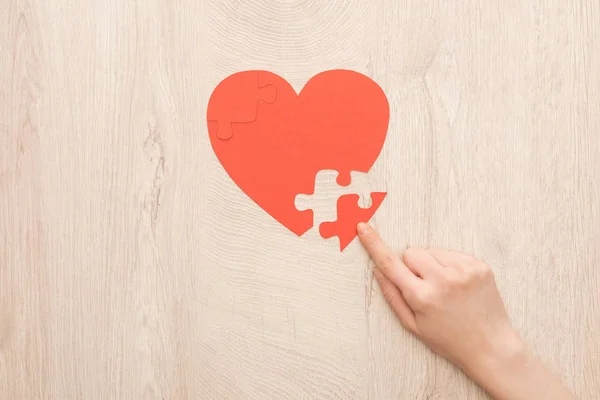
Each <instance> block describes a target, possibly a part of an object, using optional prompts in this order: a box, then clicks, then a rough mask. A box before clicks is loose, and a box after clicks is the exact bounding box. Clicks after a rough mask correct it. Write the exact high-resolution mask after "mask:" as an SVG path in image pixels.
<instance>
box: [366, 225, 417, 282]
mask: <svg viewBox="0 0 600 400" xmlns="http://www.w3.org/2000/svg"><path fill="white" fill-rule="evenodd" d="M357 231H358V238H359V239H360V242H361V243H362V245H363V246H364V248H365V249H366V250H367V253H369V255H370V256H371V259H373V262H375V265H376V266H377V268H378V269H379V270H380V271H381V272H382V273H383V274H384V275H385V276H387V278H388V279H389V280H390V281H392V283H393V284H394V285H396V286H397V287H398V288H399V289H400V291H402V292H404V291H406V290H409V291H410V290H414V288H415V287H416V285H418V284H419V283H420V282H419V278H417V276H416V275H415V274H413V273H412V271H411V270H409V269H408V268H407V267H406V265H404V264H403V263H402V261H400V258H399V257H398V255H397V254H395V253H394V252H392V251H391V250H390V249H389V248H388V247H387V246H386V245H385V243H383V241H382V240H381V238H380V237H379V235H378V234H377V232H375V230H374V229H373V228H371V227H370V226H369V225H368V224H366V223H364V222H361V223H360V224H358V226H357Z"/></svg>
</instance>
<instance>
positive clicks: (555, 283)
mask: <svg viewBox="0 0 600 400" xmlns="http://www.w3.org/2000/svg"><path fill="white" fill-rule="evenodd" d="M0 9H1V10H2V11H1V12H0V398H2V399H26V400H29V399H57V400H63V399H260V400H262V399H384V400H385V399H480V398H486V395H485V394H484V393H483V392H482V391H481V390H480V389H479V388H478V387H477V386H475V385H474V384H472V383H471V382H469V381H468V380H467V379H466V378H465V377H464V376H463V375H462V374H461V372H460V371H458V370H457V369H456V368H454V367H453V366H451V365H449V364H448V363H447V362H445V361H444V360H442V359H440V358H438V357H437V356H435V355H433V354H432V353H431V352H430V351H429V350H427V349H426V348H425V347H424V346H423V345H421V344H420V343H419V342H418V341H417V340H416V339H414V338H413V337H411V336H410V335H409V334H407V333H406V332H404V331H403V330H402V329H401V327H400V325H399V323H398V322H397V321H396V320H395V318H394V317H393V315H392V313H391V312H390V311H389V309H388V307H387V306H386V303H385V301H384V300H383V298H382V296H381V293H380V291H379V289H378V288H377V285H376V284H374V283H373V282H374V281H373V277H372V264H371V263H370V262H369V259H368V257H367V255H366V254H365V252H364V251H363V250H362V248H361V247H360V245H359V244H358V243H356V242H353V243H352V244H351V245H350V246H349V247H348V248H347V249H346V250H345V251H344V252H342V253H340V251H339V249H338V247H337V246H338V245H337V242H336V239H333V240H327V241H326V240H323V239H322V238H320V237H319V235H318V233H317V231H316V230H311V231H309V232H308V233H307V234H305V235H304V236H303V237H300V238H299V237H296V236H295V235H294V234H292V233H291V232H290V231H288V230H287V229H285V228H284V227H282V226H281V225H279V224H278V223H277V222H276V221H275V220H274V219H273V218H271V217H270V216H269V215H267V214H266V213H265V212H264V211H263V210H262V209H261V208H259V207H258V206H257V205H256V204H255V203H254V202H252V200H250V199H249V198H248V197H247V196H246V195H245V194H244V193H243V192H242V191H241V190H240V189H239V188H238V187H237V186H236V184H235V183H234V182H233V181H232V180H231V179H229V177H228V175H227V173H226V172H225V171H224V169H223V167H222V166H221V164H220V163H219V161H218V160H217V158H216V156H215V154H214V152H213V150H212V148H211V145H210V141H209V138H208V134H207V125H206V106H207V102H208V99H209V96H210V94H211V92H212V90H213V89H214V87H215V86H216V85H217V84H218V82H219V81H220V80H222V79H223V78H225V77H226V76H227V75H229V74H231V73H233V72H237V71H241V70H247V69H265V70H269V71H272V72H275V73H277V74H279V75H281V76H282V77H284V78H285V79H287V80H288V81H289V82H290V83H291V84H292V85H293V87H294V88H295V89H297V90H299V89H301V88H302V86H303V85H304V83H305V82H306V81H307V80H308V79H309V78H310V77H311V76H313V75H315V74H316V73H318V72H321V71H324V70H328V69H335V68H345V69H353V70H356V71H358V72H361V73H363V74H366V75H367V76H369V77H371V78H372V79H374V80H375V81H376V82H378V83H379V84H380V85H381V86H382V88H383V89H384V90H385V92H386V94H387V96H388V99H389V102H390V113H391V118H390V123H389V130H388V136H387V140H386V142H385V145H384V148H383V151H382V153H381V155H380V157H379V159H378V160H377V162H376V164H375V165H374V167H373V169H372V170H371V171H370V173H369V175H368V181H369V185H370V187H372V188H373V189H374V190H382V191H387V193H388V195H387V198H386V199H385V201H384V203H383V204H382V206H381V208H380V209H379V211H378V212H377V213H376V215H375V217H374V219H373V224H374V225H375V226H376V227H377V229H378V230H379V231H380V233H381V235H382V236H383V237H384V239H385V240H386V241H387V242H388V243H389V244H390V246H392V247H393V248H394V249H395V250H397V251H401V250H403V249H404V248H406V247H407V246H409V245H416V246H428V247H430V246H431V247H444V248H450V249H455V250H459V251H463V252H467V253H471V254H473V255H475V256H477V257H480V258H482V259H484V260H485V261H487V262H488V263H489V264H490V265H491V266H492V268H493V269H494V271H495V274H496V278H497V281H498V284H499V286H500V289H501V292H502V294H503V296H504V298H505V301H506V304H507V308H508V309H509V312H510V315H511V318H512V321H513V322H514V325H515V326H516V327H517V328H518V329H519V331H520V332H521V334H522V335H523V337H524V338H525V340H526V341H527V342H528V343H529V344H530V346H531V347H532V348H533V350H534V352H535V353H536V354H538V355H539V357H540V358H541V359H542V360H543V362H544V363H545V364H546V365H547V366H548V368H549V369H551V370H552V371H553V372H554V373H556V374H558V375H559V376H560V377H561V379H563V380H564V382H566V384H567V385H568V386H569V387H571V388H572V389H573V390H574V391H575V392H576V393H577V394H578V395H579V396H580V397H581V398H582V399H597V398H599V397H600V336H599V335H600V3H599V2H598V1H597V0H532V1H512V0H511V1H503V2H479V1H473V0H467V1H443V2H442V1H433V0H430V1H422V0H378V1H361V0H331V1H319V0H286V1H270V0H269V1H268V0H249V1H242V0H229V1H226V0H220V1H216V0H214V1H209V0H201V1H197V0H178V1H173V0H170V1H168V0H162V1H159V0H128V1H122V0H81V1H66V0H57V1H52V2H48V1H42V0H0ZM332 193H333V192H326V193H325V194H326V195H329V196H330V197H331V196H334V195H333V194H332Z"/></svg>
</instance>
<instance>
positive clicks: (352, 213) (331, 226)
mask: <svg viewBox="0 0 600 400" xmlns="http://www.w3.org/2000/svg"><path fill="white" fill-rule="evenodd" d="M385 195H386V193H384V192H373V193H371V199H372V201H373V203H372V204H371V207H369V208H361V207H360V206H359V204H358V201H359V196H358V195H357V194H347V195H344V196H341V197H340V198H339V199H338V201H337V217H338V218H337V221H335V222H323V223H322V224H321V225H319V232H320V233H321V236H322V237H323V238H324V239H328V238H330V237H333V236H337V237H338V238H339V239H340V251H342V250H344V249H345V248H346V246H348V245H349V244H350V243H351V242H352V240H354V238H355V237H356V235H357V232H356V225H357V224H358V223H359V222H369V220H370V219H371V217H372V216H373V214H375V211H377V209H378V208H379V206H380V205H381V202H382V201H383V199H384V198H385Z"/></svg>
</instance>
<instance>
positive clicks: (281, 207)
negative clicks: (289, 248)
mask: <svg viewBox="0 0 600 400" xmlns="http://www.w3.org/2000/svg"><path fill="white" fill-rule="evenodd" d="M207 120H208V133H209V136H210V141H211V144H212V147H213V149H214V151H215V154H216V155H217V157H218V159H219V161H220V162H221V164H222V165H223V167H224V168H225V170H226V171H227V173H228V174H229V176H230V177H231V179H233V181H234V182H235V183H236V184H237V185H238V186H239V187H240V188H241V189H242V190H243V191H244V192H245V193H246V194H247V195H248V196H249V197H250V198H251V199H252V200H254V201H255V202H256V203H257V204H258V205H259V206H260V207H261V208H263V209H264V210H265V211H266V212H267V213H269V214H270V215H271V216H272V217H273V218H275V219H276V220H277V221H279V222H280V223H281V224H282V225H284V226H285V227H287V228H288V229H290V230H291V231H292V232H294V233H295V234H296V235H298V236H301V235H302V234H304V233H305V232H306V231H308V230H309V229H310V228H311V227H312V226H313V213H312V210H304V211H299V210H298V209H296V207H295V204H294V201H295V198H296V195H298V194H302V193H312V191H313V189H314V184H315V177H316V175H317V172H319V171H321V170H336V171H338V172H339V176H338V183H339V184H340V185H343V186H345V185H348V184H349V183H350V171H358V172H368V171H369V169H370V168H371V166H372V165H373V163H374V162H375V160H376V159H377V157H378V155H379V153H380V151H381V148H382V147H383V143H384V141H385V137H386V134H387V129H388V122H389V104H388V101H387V98H386V96H385V93H384V92H383V90H382V89H381V88H380V87H379V85H377V84H376V83H375V82H374V81H373V80H371V79H370V78H368V77H367V76H365V75H363V74H360V73H358V72H355V71H350V70H330V71H325V72H321V73H319V74H317V75H315V76H313V77H312V78H311V79H310V80H309V81H308V82H307V83H306V85H305V86H304V88H303V89H302V90H301V91H300V93H298V94H297V93H296V92H295V90H294V89H293V88H292V86H291V85H290V84H289V83H288V82H287V81H286V80H285V79H283V78H281V77H280V76H278V75H276V74H273V73H271V72H267V71H243V72H238V73H236V74H233V75H231V76H229V77H227V78H225V79H224V80H223V81H221V83H219V85H218V86H217V87H216V88H215V90H214V91H213V93H212V95H211V97H210V100H209V103H208V110H207ZM379 203H380V202H378V204H377V206H378V205H379ZM345 208H346V210H345V212H344V213H343V215H344V218H345V219H346V221H344V224H341V225H340V226H342V225H343V226H349V225H348V219H352V218H353V215H354V216H355V219H356V221H350V222H351V223H354V227H355V226H356V223H358V222H359V221H360V220H364V219H365V218H366V219H367V220H368V219H369V218H370V217H371V216H372V215H373V213H374V212H375V210H376V208H377V207H372V209H371V210H372V211H371V212H370V213H366V214H365V213H364V211H363V212H357V213H354V214H353V213H352V212H351V211H350V210H349V209H348V207H347V206H346V207H345ZM356 208H357V209H358V205H356ZM338 211H339V210H338ZM358 211H360V210H358ZM359 215H360V216H359ZM339 218H340V215H339V212H338V219H339ZM328 233H330V236H331V235H333V234H334V233H331V232H328ZM346 236H348V235H347V234H346ZM354 236H356V233H355V232H354ZM354 236H353V237H354ZM343 247H345V246H342V248H343Z"/></svg>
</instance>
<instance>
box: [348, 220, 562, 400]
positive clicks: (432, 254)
mask: <svg viewBox="0 0 600 400" xmlns="http://www.w3.org/2000/svg"><path fill="white" fill-rule="evenodd" d="M358 233H359V238H360V241H361V243H362V244H363V246H364V247H365V249H366V250H367V251H368V252H369V254H370V256H371V258H372V259H373V261H374V262H375V264H376V267H377V268H376V269H375V271H374V274H375V278H376V279H377V282H378V283H379V285H380V287H381V290H382V292H383V296H384V297H385V299H386V300H387V302H388V303H389V304H390V307H391V308H392V310H393V311H394V313H395V314H396V316H397V317H398V319H399V320H400V322H401V323H402V325H403V326H404V327H405V328H406V329H407V330H408V331H410V332H411V333H413V334H414V335H415V336H417V337H418V338H419V339H420V340H422V341H423V342H424V343H425V344H426V345H427V346H429V347H430V348H431V349H432V350H433V351H435V352H436V353H438V354H439V355H441V356H443V357H445V358H447V359H448V360H450V361H451V362H452V363H454V364H455V365H457V366H458V367H460V368H461V369H462V370H463V371H464V372H465V373H466V374H467V375H468V376H470V377H471V378H472V379H473V380H475V381H476V382H477V383H479V384H480V385H481V386H483V387H484V388H485V389H486V390H488V392H490V394H492V395H493V396H494V397H496V398H500V399H511V400H512V399H521V398H522V399H567V398H569V399H570V398H573V397H572V395H571V394H570V393H569V392H568V390H567V389H566V388H564V387H563V386H562V385H561V384H560V382H558V381H557V380H556V378H554V377H553V376H552V375H551V374H550V373H549V372H548V371H546V370H545V369H544V368H543V366H542V365H541V364H540V363H539V361H538V360H537V359H536V358H535V357H533V355H532V354H531V353H530V352H529V351H528V350H527V348H526V346H525V345H524V343H523V341H522V340H521V339H520V338H519V335H518V334H517V333H516V331H515V330H514V329H513V327H512V326H511V324H510V321H509V318H508V315H507V313H506V309H505V307H504V303H503V301H502V298H501V296H500V293H499V292H498V289H497V287H496V282H495V280H494V275H493V273H492V270H491V268H490V267H489V266H488V265H487V264H485V263H484V262H483V261H480V260H477V259H475V258H473V257H471V256H469V255H466V254H462V253H457V252H453V251H446V250H442V249H421V248H411V249H408V250H406V251H405V252H404V254H403V256H402V259H401V258H400V257H398V256H397V255H396V254H394V253H393V252H392V251H391V250H390V249H389V248H388V247H387V246H386V245H385V244H384V243H383V242H382V241H381V239H380V238H379V236H378V235H377V233H376V232H375V231H374V230H373V229H372V228H371V227H370V226H368V225H367V224H364V223H361V224H359V225H358Z"/></svg>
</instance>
